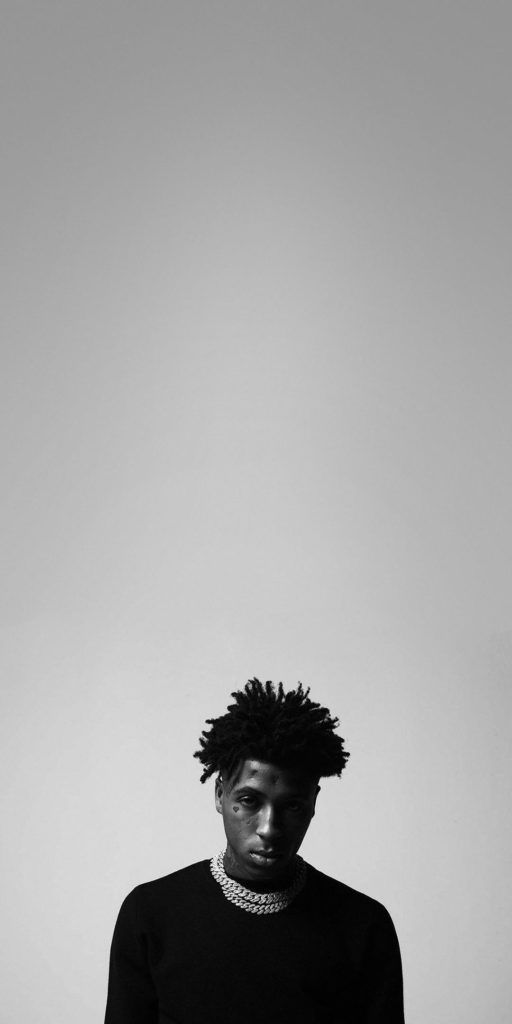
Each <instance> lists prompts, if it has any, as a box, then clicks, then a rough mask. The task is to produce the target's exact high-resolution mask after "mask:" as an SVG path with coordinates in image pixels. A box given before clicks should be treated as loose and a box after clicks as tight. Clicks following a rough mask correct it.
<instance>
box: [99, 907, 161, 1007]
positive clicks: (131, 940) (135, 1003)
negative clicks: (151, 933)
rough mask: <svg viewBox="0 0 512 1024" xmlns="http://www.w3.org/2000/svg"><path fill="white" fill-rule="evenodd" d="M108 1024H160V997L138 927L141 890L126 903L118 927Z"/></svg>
mask: <svg viewBox="0 0 512 1024" xmlns="http://www.w3.org/2000/svg"><path fill="white" fill-rule="evenodd" d="M105 1024H158V998H157V994H156V991H155V987H154V985H153V981H152V978H151V974H150V970H149V966H148V960H147V949H146V942H145V938H144V935H143V934H142V933H141V932H140V931H139V928H138V921H137V889H133V890H132V892H131V893H129V895H128V896H127V897H126V898H125V900H124V901H123V903H122V905H121V909H120V911H119V914H118V917H117V921H116V924H115V928H114V935H113V938H112V944H111V947H110V962H109V975H108V993H107V1008H106V1012H105Z"/></svg>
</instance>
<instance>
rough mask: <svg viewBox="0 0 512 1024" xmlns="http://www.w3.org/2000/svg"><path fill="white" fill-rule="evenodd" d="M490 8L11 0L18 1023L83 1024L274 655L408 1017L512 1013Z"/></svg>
mask: <svg viewBox="0 0 512 1024" xmlns="http://www.w3.org/2000/svg"><path fill="white" fill-rule="evenodd" d="M511 29H512V14H511V10H510V6H509V5H508V4H506V3H504V2H503V3H498V2H493V0H490V2H489V0H487V2H485V3H484V2H481V3H475V2H471V0H468V2H462V0H461V2H457V3H452V2H450V0H442V2H441V0H434V2H428V3H426V2H425V3H421V2H417V3H406V2H404V0H402V2H393V0H391V2H382V0H379V2H377V0H372V2H365V0H357V2H356V0H354V2H352V0H349V2H343V0H340V2H334V0H332V2H331V0H314V2H313V0H311V2H305V0H253V2H243V0H239V2H235V0H224V2H222V0H220V2H219V0H203V2H198V0H178V2H172V0H167V2H163V0H160V2H155V0H144V2H142V0H139V2H133V0H124V2H120V0H119V2H112V0H101V2H100V0H67V2H66V0H41V2H35V0H32V2H30V0H19V2H6V3H4V4H3V5H2V42H1V47H2V58H1V67H2V72H1V75H2V85H1V90H0V92H1V97H2V100H1V102H2V111H3V112H2V164H1V167H2V243H1V245H2V252H3V271H2V281H3V286H4V288H3V292H4V295H3V299H2V304H1V310H0V317H1V321H2V398H1V405H0V414H1V418H2V435H1V444H2V477H1V479H2V485H3V495H2V503H1V509H2V534H1V536H2V570H1V572H2V616H1V628H2V637H1V659H2V681H1V694H2V709H1V730H2V771H1V777H2V793H3V796H2V811H1V815H2V835H3V839H2V859H1V875H2V883H3V897H2V915H1V916H2V931H3V940H2V948H3V955H2V961H3V967H2V969H3V972H4V979H3V981H2V1009H1V1012H0V1016H1V1021H2V1024H19V1022H20V1021H30V1022H32V1021H37V1024H69V1022H70V1021H72V1022H73V1024H91V1022H93V1021H100V1022H101V1021H102V1020H103V1014H104V1007H105V999H106V984H107V970H108V953H109V947H110V941H111V936H112V931H113V927H114V923H115V918H116V916H117V912H118V910H119V906H120V904H121V901H122V899H123V898H124V896H125V895H126V894H127V892H128V891H130V889H131V888H133V887H134V886H135V885H136V884H138V883H139V882H142V881H146V880H149V879H151V878H157V877H159V876H161V875H164V874H167V873H168V872H169V871H172V870H174V869H177V868H179V867H181V866H183V865H185V864H187V863H190V862H191V861H196V860H199V859H202V858H204V857H210V856H212V855H213V854H214V853H216V852H218V850H219V849H220V848H221V847H222V839H223V833H222V823H221V820H220V818H219V817H218V816H217V815H216V813H215V811H214V805H213V787H212V784H211V783H210V784H209V785H206V786H201V785H200V784H199V775H200V766H199V764H198V762H197V761H194V759H193V757H192V754H193V752H194V750H196V749H197V746H198V737H199V735H200V732H201V730H202V729H203V727H204V723H205V719H206V718H207V717H211V716H216V715H219V714H222V713H223V712H224V710H225V708H226V705H227V704H228V703H229V702H230V699H231V698H230V693H231V691H233V690H234V689H237V688H239V687H241V686H243V684H244V683H245V682H246V680H247V679H248V678H249V677H251V676H253V675H257V676H259V677H260V678H261V679H263V680H265V679H273V680H276V681H277V680H282V681H283V682H284V683H285V685H286V686H294V685H295V684H296V683H297V681H298V680H301V681H302V683H303V684H304V685H305V686H306V685H310V686H311V696H312V698H313V699H316V700H319V701H320V702H322V703H324V704H327V706H328V707H330V709H331V710H332V711H333V713H335V714H337V715H339V717H340V732H341V734H342V735H343V736H344V737H345V740H346V746H347V748H348V750H349V751H351V753H352V757H351V759H350V761H349V764H348V767H347V769H346V772H345V773H344V775H343V777H342V779H341V780H338V779H334V780H327V781H325V782H324V783H323V785H322V793H321V796H320V799H319V803H318V808H317V815H316V817H315V820H314V822H313V824H312V827H311V830H310V833H309V834H308V836H307V838H306V841H305V843H304V846H303V849H302V852H303V854H304V856H305V857H306V859H309V860H310V861H312V862H313V863H314V864H315V865H316V866H317V867H318V868H320V869H321V870H323V871H326V872H327V873H329V874H332V875H334V876H336V877H338V878H341V879H342V880H344V881H345V882H347V883H348V884H350V885H352V886H354V887H355V888H358V889H361V890H362V891H364V892H367V893H369V894H370V895H372V896H374V897H376V898H377V899H379V900H380V901H381V902H383V903H384V904H385V905H386V906H387V907H388V909H389V911H390V913H391V915H392V917H393V919H394V922H395V925H396V928H397V931H398V934H399V938H400V942H401V947H402V954H403V962H404V974H405V998H406V1011H407V1022H408V1024H482V1022H483V1021H492V1022H493V1024H505V1021H507V1020H508V1019H509V1017H508V1014H509V1011H510V1001H511V991H510V970H509V962H510V939H511V937H512V936H511V931H512V924H511V922H512V906H511V902H512V901H511V878H510V866H511V858H510V852H511V851H510V840H511V826H510V817H509V812H510V797H511V788H510V776H511V754H510V727H511V710H512V709H511V701H510V681H511V675H510V673H511V666H512V595H511V580H510V577H511V555H512V551H511V547H512V545H511V532H510V523H511V521H512V476H511V438H512V414H511V369H512V365H511V364H512V359H511V343H510V336H511V330H510V328H511V302H510V274H511V266H510V238H511V227H512V225H511V203H510V198H511V195H510V182H511V176H512V166H511V163H512V160H511V139H510V117H511V109H510V97H511V87H512V82H511V71H510V68H511V59H512V54H511V42H510V40H511Z"/></svg>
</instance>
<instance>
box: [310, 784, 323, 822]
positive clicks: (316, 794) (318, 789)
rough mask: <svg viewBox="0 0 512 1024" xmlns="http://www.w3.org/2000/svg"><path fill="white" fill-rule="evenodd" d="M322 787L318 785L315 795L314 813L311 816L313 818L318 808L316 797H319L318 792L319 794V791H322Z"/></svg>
mask: <svg viewBox="0 0 512 1024" xmlns="http://www.w3.org/2000/svg"><path fill="white" fill-rule="evenodd" d="M320 788H321V787H320V786H317V787H316V793H315V795H314V797H313V814H312V815H311V817H312V818H314V816H315V810H316V798H317V796H318V794H319V792H320Z"/></svg>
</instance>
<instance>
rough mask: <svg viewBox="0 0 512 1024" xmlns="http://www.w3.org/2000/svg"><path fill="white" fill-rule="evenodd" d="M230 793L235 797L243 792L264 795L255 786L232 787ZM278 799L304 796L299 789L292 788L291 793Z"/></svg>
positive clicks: (304, 797)
mask: <svg viewBox="0 0 512 1024" xmlns="http://www.w3.org/2000/svg"><path fill="white" fill-rule="evenodd" d="M232 793H233V795H234V796H237V797H240V796H244V795H245V794H249V796H265V794H264V793H263V791H262V790H261V789H258V788H257V787H256V786H238V787H234V788H233V790H232ZM280 799H282V800H283V802H286V801H287V800H306V796H305V794H304V793H301V792H300V790H293V791H292V792H291V793H286V795H285V796H283V797H280Z"/></svg>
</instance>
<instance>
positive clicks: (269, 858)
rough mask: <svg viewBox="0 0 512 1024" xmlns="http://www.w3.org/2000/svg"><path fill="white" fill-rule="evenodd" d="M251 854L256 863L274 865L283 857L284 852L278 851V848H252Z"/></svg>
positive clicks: (264, 865)
mask: <svg viewBox="0 0 512 1024" xmlns="http://www.w3.org/2000/svg"><path fill="white" fill-rule="evenodd" d="M250 854H251V858H252V860H253V861H254V862H255V864H260V865H261V866H262V867H272V865H273V864H277V862H278V861H279V860H281V858H282V853H278V852H277V850H251V851H250Z"/></svg>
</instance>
